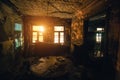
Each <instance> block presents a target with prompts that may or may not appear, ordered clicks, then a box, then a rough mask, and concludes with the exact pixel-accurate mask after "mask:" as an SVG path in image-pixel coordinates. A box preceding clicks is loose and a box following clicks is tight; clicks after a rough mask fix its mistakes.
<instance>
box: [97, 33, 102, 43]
mask: <svg viewBox="0 0 120 80" xmlns="http://www.w3.org/2000/svg"><path fill="white" fill-rule="evenodd" d="M101 40H102V34H101V33H96V42H97V43H100V42H101Z"/></svg>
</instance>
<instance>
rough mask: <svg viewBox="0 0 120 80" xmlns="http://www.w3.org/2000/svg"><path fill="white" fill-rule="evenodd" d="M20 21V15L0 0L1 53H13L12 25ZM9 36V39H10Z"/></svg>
mask: <svg viewBox="0 0 120 80" xmlns="http://www.w3.org/2000/svg"><path fill="white" fill-rule="evenodd" d="M16 22H17V23H21V22H22V20H21V18H20V16H18V15H17V13H15V12H14V11H13V10H12V9H11V8H10V7H8V6H7V5H5V4H3V3H1V2H0V44H1V45H2V47H3V50H2V51H1V52H2V54H7V53H13V50H14V48H12V49H11V47H14V46H13V45H14V44H13V40H14V26H15V23H16ZM10 38H11V40H10Z"/></svg>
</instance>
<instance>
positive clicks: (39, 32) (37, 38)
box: [32, 26, 44, 43]
mask: <svg viewBox="0 0 120 80" xmlns="http://www.w3.org/2000/svg"><path fill="white" fill-rule="evenodd" d="M32 29H33V33H32V42H33V43H35V42H43V32H44V27H43V26H33V28H32Z"/></svg>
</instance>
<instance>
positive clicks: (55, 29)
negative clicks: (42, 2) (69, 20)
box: [54, 26, 64, 31]
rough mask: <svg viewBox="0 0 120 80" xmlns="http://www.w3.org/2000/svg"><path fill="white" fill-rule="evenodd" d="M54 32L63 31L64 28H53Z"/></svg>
mask: <svg viewBox="0 0 120 80" xmlns="http://www.w3.org/2000/svg"><path fill="white" fill-rule="evenodd" d="M54 31H64V27H63V26H55V27H54Z"/></svg>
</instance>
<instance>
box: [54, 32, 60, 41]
mask: <svg viewBox="0 0 120 80" xmlns="http://www.w3.org/2000/svg"><path fill="white" fill-rule="evenodd" d="M58 37H59V36H58V32H55V33H54V43H58V40H59V38H58Z"/></svg>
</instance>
